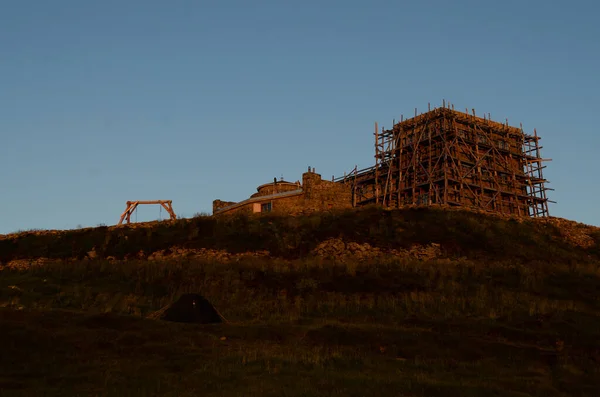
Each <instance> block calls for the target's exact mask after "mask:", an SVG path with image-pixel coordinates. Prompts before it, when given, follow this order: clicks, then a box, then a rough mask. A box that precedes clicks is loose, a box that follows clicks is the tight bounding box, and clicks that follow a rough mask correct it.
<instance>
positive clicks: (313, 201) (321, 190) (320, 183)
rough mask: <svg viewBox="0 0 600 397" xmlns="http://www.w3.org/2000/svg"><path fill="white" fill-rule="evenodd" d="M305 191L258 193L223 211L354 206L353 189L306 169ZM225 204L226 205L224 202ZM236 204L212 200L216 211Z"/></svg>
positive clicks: (299, 210)
mask: <svg viewBox="0 0 600 397" xmlns="http://www.w3.org/2000/svg"><path fill="white" fill-rule="evenodd" d="M301 189H302V193H301V194H297V195H293V196H289V197H269V196H265V197H264V200H261V199H260V197H259V196H257V195H256V194H255V195H253V196H252V198H255V199H258V200H252V201H251V202H248V203H245V204H243V205H240V206H238V207H235V208H232V209H231V210H228V211H225V212H221V213H222V214H224V213H227V214H232V213H240V212H242V213H256V212H259V211H257V209H258V208H261V211H260V212H264V211H263V210H262V207H259V206H262V205H263V204H268V203H270V204H271V210H270V211H269V212H273V213H279V214H282V213H285V214H292V215H293V214H299V213H308V212H314V211H325V210H329V209H338V208H351V207H352V191H351V187H350V186H348V185H343V184H341V183H334V182H330V181H325V180H323V179H322V178H321V175H319V174H317V173H315V172H314V171H309V172H306V173H304V174H303V175H302V185H301ZM225 203H226V205H225ZM232 204H235V203H231V202H224V201H221V200H215V201H214V202H213V213H215V211H216V210H218V209H220V208H224V207H227V206H229V205H232Z"/></svg>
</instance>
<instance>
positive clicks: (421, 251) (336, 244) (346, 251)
mask: <svg viewBox="0 0 600 397" xmlns="http://www.w3.org/2000/svg"><path fill="white" fill-rule="evenodd" d="M312 254H313V255H315V256H320V257H325V258H330V259H344V258H349V257H352V258H355V259H366V258H374V257H381V256H395V257H414V258H417V259H421V260H430V259H435V258H438V257H440V256H441V255H442V251H441V247H440V245H439V244H437V243H430V244H429V245H426V246H422V245H418V244H415V245H413V246H412V247H411V249H410V250H405V249H392V250H382V249H380V248H378V247H373V246H371V245H370V244H369V243H363V244H359V243H356V242H348V243H345V242H344V241H343V240H341V239H328V240H325V241H323V242H321V243H320V244H319V245H317V247H316V248H315V249H314V250H313V251H312Z"/></svg>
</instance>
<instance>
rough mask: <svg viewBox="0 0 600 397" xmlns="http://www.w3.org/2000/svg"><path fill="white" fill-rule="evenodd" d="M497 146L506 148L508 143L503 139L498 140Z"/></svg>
mask: <svg viewBox="0 0 600 397" xmlns="http://www.w3.org/2000/svg"><path fill="white" fill-rule="evenodd" d="M498 148H499V149H502V150H508V143H507V142H505V141H503V140H501V139H500V140H498Z"/></svg>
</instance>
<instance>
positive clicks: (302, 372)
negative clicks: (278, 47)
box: [0, 208, 600, 397]
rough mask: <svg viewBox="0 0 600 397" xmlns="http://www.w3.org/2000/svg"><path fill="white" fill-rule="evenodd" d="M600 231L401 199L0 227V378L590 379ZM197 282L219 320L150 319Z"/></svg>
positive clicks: (232, 385)
mask: <svg viewBox="0 0 600 397" xmlns="http://www.w3.org/2000/svg"><path fill="white" fill-rule="evenodd" d="M599 243H600V233H599V231H598V229H597V228H593V227H590V226H586V225H581V224H577V223H574V222H569V221H566V220H560V219H549V220H514V219H503V218H499V217H493V216H488V215H484V214H478V213H470V212H464V211H442V210H436V209H406V210H394V211H387V210H382V209H379V208H367V209H363V210H357V211H344V212H338V213H322V214H312V215H309V216H304V217H276V216H261V217H237V218H212V217H200V218H195V219H189V220H180V221H177V222H174V223H169V222H161V223H154V224H145V225H132V226H123V227H111V228H93V229H83V230H74V231H65V232H31V233H21V234H16V235H8V236H2V238H1V239H0V261H1V266H2V267H1V268H0V324H2V326H0V338H1V340H3V341H5V343H4V346H3V354H2V355H0V374H1V375H0V390H1V391H2V393H1V394H2V395H3V396H4V395H6V396H13V395H14V396H28V395H49V396H52V395H56V396H68V395H73V396H75V395H80V396H81V395H86V396H87V395H90V396H92V395H93V396H98V395H106V396H109V395H128V396H130V395H131V396H154V395H158V396H196V395H209V396H236V395H240V396H242V395H243V396H248V395H260V396H313V395H315V396H316V395H345V396H346V395H347V396H364V395H406V396H479V395H481V396H489V395H495V396H545V397H548V396H596V395H597V394H598V393H597V392H598V390H600V342H598V341H600V298H599V297H600V249H599V247H600V244H599ZM187 292H197V293H201V294H203V295H204V296H205V297H207V298H208V299H209V301H211V302H212V303H213V304H214V305H215V307H217V308H218V310H219V311H220V313H221V314H223V316H224V317H225V318H226V319H227V320H228V322H227V323H224V324H219V325H191V324H187V325H186V324H174V323H167V322H161V321H155V320H149V319H147V318H148V316H149V315H150V314H152V313H153V312H155V311H156V310H158V309H160V308H162V307H164V306H165V305H167V304H169V303H170V302H173V301H174V300H175V299H176V298H177V297H178V296H180V295H181V294H182V293H187Z"/></svg>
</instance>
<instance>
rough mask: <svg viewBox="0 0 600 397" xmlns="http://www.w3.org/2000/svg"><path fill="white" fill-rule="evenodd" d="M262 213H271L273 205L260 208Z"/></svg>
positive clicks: (269, 204)
mask: <svg viewBox="0 0 600 397" xmlns="http://www.w3.org/2000/svg"><path fill="white" fill-rule="evenodd" d="M260 212H271V203H264V204H262V205H261V206H260Z"/></svg>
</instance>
